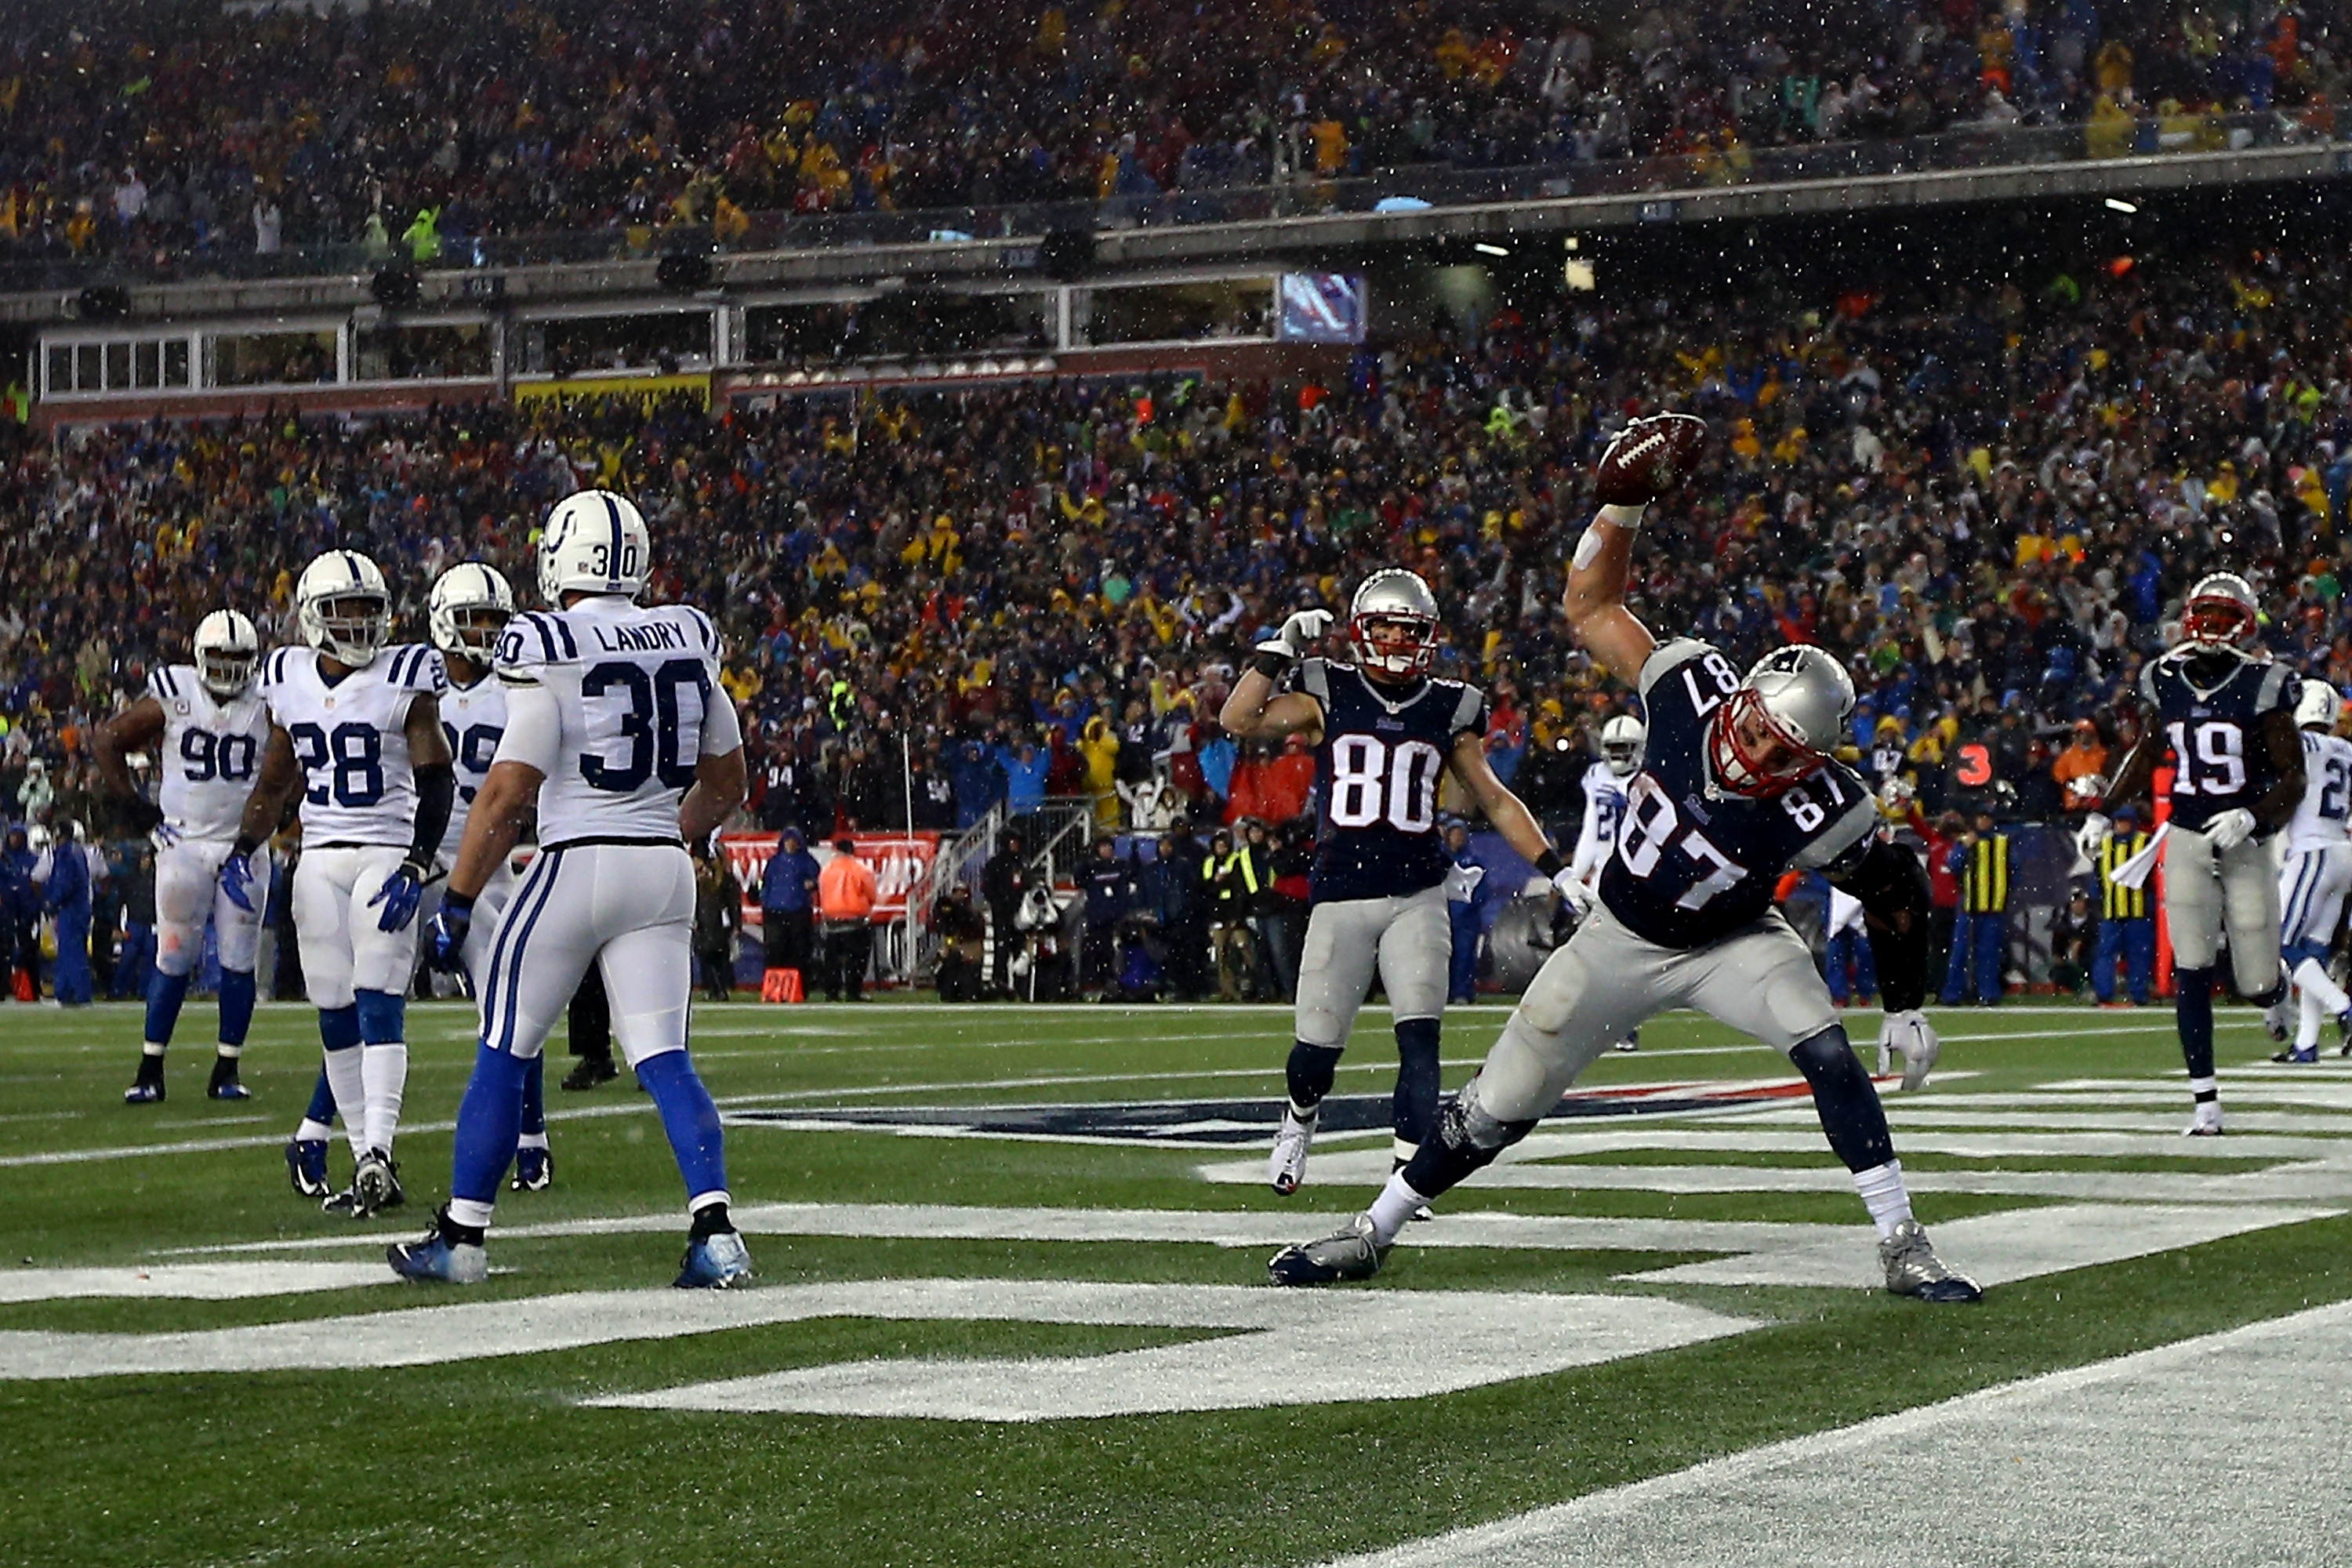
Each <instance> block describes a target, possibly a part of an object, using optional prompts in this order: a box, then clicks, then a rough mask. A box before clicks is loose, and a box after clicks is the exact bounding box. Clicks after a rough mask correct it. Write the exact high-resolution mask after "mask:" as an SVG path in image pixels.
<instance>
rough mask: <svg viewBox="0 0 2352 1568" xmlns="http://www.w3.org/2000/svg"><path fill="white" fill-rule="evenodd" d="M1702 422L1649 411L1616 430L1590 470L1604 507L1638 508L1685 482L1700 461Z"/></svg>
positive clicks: (1703, 423) (1686, 416)
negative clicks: (1597, 462) (1595, 466)
mask: <svg viewBox="0 0 2352 1568" xmlns="http://www.w3.org/2000/svg"><path fill="white" fill-rule="evenodd" d="M1705 440H1706V420H1704V419H1699V418H1696V417H1694V416H1691V415H1688V414H1653V415H1651V416H1648V417H1647V418H1643V419H1636V420H1634V421H1633V422H1632V423H1631V424H1629V425H1627V426H1625V428H1623V429H1622V430H1620V431H1619V432H1617V435H1616V437H1615V438H1614V439H1613V440H1612V441H1611V442H1610V443H1609V449H1608V450H1607V451H1605V452H1603V453H1601V462H1600V465H1599V467H1598V468H1595V469H1594V470H1593V490H1594V493H1595V494H1596V495H1597V496H1598V498H1599V499H1600V501H1601V505H1603V506H1642V505H1645V504H1646V503H1648V502H1650V501H1654V500H1657V499H1658V498H1659V497H1660V496H1662V495H1664V494H1665V493H1666V492H1667V491H1668V490H1670V489H1674V488H1675V486H1676V485H1678V484H1680V483H1682V482H1683V477H1684V476H1685V475H1686V474H1688V473H1689V472H1690V471H1691V469H1692V468H1693V467H1694V466H1695V465H1696V463H1697V462H1698V449H1699V446H1700V444H1701V443H1702V442H1704V441H1705Z"/></svg>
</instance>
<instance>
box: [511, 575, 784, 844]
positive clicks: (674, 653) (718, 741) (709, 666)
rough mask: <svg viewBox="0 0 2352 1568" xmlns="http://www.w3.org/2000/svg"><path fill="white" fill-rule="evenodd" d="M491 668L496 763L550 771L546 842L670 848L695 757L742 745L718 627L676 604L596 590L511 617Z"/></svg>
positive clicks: (542, 827) (544, 796) (543, 788)
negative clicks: (641, 601) (503, 701)
mask: <svg viewBox="0 0 2352 1568" xmlns="http://www.w3.org/2000/svg"><path fill="white" fill-rule="evenodd" d="M498 672H499V679H500V680H502V681H504V682H505V683H506V690H507V732H506V738H505V739H504V740H502V741H500V742H499V752H498V756H499V761H501V762H519V763H528V764H529V765H530V766H531V767H534V768H536V769H538V770H539V771H540V772H541V773H543V774H545V775H546V782H545V783H543V784H541V785H540V790H539V841H540V843H541V845H543V846H545V847H550V848H558V847H562V846H563V845H566V844H578V843H582V842H584V841H598V842H607V843H610V842H622V843H640V844H651V843H660V844H676V843H677V841H678V828H677V803H678V800H679V798H680V797H681V796H683V795H685V794H686V792H687V790H688V787H689V786H690V785H692V784H693V783H694V772H695V766H696V764H697V763H699V762H700V761H701V760H702V759H703V758H704V757H721V756H725V755H726V754H727V753H728V752H732V751H735V750H737V749H739V748H740V746H741V745H742V744H743V735H742V731H741V730H740V728H739V727H738V725H737V724H736V721H735V705H734V703H733V702H731V701H730V700H728V698H727V696H726V694H725V693H724V692H721V691H719V633H718V631H717V630H716V629H715V628H713V627H712V626H711V624H710V617H709V616H706V615H704V614H703V613H702V612H701V611H700V610H697V609H691V608H688V606H687V605H638V604H635V603H633V602H631V601H630V600H627V599H625V598H622V597H620V596H619V595H593V596H592V597H589V598H585V599H583V600H582V601H581V602H580V603H579V604H578V605H575V606H573V607H572V608H571V609H568V610H541V611H535V612H533V613H531V614H530V615H522V616H515V617H514V619H512V620H510V621H509V622H508V623H507V627H506V630H505V631H504V632H503V633H501V634H500V635H499V653H498Z"/></svg>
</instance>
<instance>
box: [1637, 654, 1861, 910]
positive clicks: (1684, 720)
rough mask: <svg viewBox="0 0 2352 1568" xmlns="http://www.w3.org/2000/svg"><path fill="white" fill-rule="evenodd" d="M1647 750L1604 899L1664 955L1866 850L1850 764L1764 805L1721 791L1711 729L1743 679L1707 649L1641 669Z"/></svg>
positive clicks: (1665, 657)
mask: <svg viewBox="0 0 2352 1568" xmlns="http://www.w3.org/2000/svg"><path fill="white" fill-rule="evenodd" d="M1641 687H1642V705H1643V709H1644V710H1645V711H1646V712H1647V714H1648V717H1649V724H1650V732H1649V742H1648V744H1647V746H1646V747H1645V748H1644V750H1643V759H1642V771H1641V772H1640V773H1635V774H1634V775H1633V778H1632V779H1630V780H1628V781H1627V784H1626V789H1625V822H1624V826H1622V827H1621V828H1619V829H1618V832H1617V848H1616V852H1615V853H1614V854H1612V855H1611V856H1610V858H1609V863H1608V865H1607V866H1606V867H1604V868H1602V870H1601V902H1602V903H1603V904H1606V905H1607V906H1608V907H1609V912H1610V913H1611V914H1612V915H1614V916H1616V917H1617V919H1618V920H1619V921H1621V922H1622V924H1623V925H1624V926H1625V927H1626V928H1627V929H1628V930H1630V931H1633V934H1634V935H1636V936H1638V937H1641V938H1642V939H1643V941H1645V942H1656V943H1657V944H1658V945H1659V946H1660V947H1672V948H1693V947H1704V946H1706V944H1707V943H1708V942H1716V941H1718V940H1720V939H1722V938H1724V937H1727V936H1729V935H1730V934H1731V933H1732V932H1734V931H1738V930H1739V929H1740V928H1741V927H1743V926H1747V925H1751V924H1753V923H1754V922H1755V921H1757V920H1759V919H1760V918H1761V917H1762V916H1763V915H1764V913H1765V912H1766V911H1767V910H1770V909H1771V907H1772V892H1773V889H1775V888H1776V887H1777V886H1778V885H1779V883H1780V873H1782V872H1783V871H1786V870H1787V869H1789V868H1790V867H1791V866H1795V867H1798V868H1803V869H1806V870H1818V869H1822V868H1832V867H1835V866H1837V865H1839V864H1841V863H1842V862H1843V859H1844V858H1846V857H1848V856H1850V855H1852V854H1853V852H1854V851H1855V850H1856V847H1858V846H1861V845H1863V844H1865V843H1866V842H1868V840H1869V838H1870V836H1871V834H1872V833H1873V832H1874V830H1875V829H1876V827H1877V825H1878V805H1877V802H1876V801H1875V800H1874V799H1873V798H1872V796H1871V793H1870V791H1869V789H1868V788H1867V787H1866V786H1864V784H1863V782H1862V780H1861V779H1860V778H1858V777H1856V776H1855V774H1854V772H1853V769H1852V768H1849V767H1847V766H1846V765H1845V764H1844V763H1834V762H1833V763H1829V764H1828V765H1827V766H1825V767H1823V768H1822V770H1821V772H1819V773H1815V774H1813V775H1812V776H1811V778H1809V779H1807V780H1806V781H1805V782H1804V783H1803V784H1798V785H1796V786H1795V787H1794V788H1791V789H1789V790H1785V791H1783V792H1782V793H1780V794H1779V795H1771V796H1769V797H1767V798H1764V799H1760V800H1755V799H1749V798H1748V797H1746V796H1743V795H1728V794H1726V793H1724V792H1722V791H1720V790H1717V789H1716V788H1715V787H1714V786H1713V784H1711V783H1710V781H1709V777H1708V773H1707V762H1706V731H1707V721H1708V719H1709V717H1710V716H1711V715H1712V714H1713V713H1714V712H1715V710H1717V708H1719V707H1721V706H1722V705H1723V701H1724V699H1726V698H1727V697H1729V696H1730V695H1731V694H1732V693H1733V692H1735V691H1737V690H1738V689H1739V671H1738V670H1737V669H1734V668H1732V666H1731V661H1730V660H1729V659H1727V658H1724V657H1723V655H1722V654H1720V653H1718V652H1717V651H1716V650H1715V649H1714V648H1712V647H1708V646H1707V645H1706V644H1705V643H1703V642H1696V641H1694V640H1692V639H1690V638H1688V637H1682V638H1677V639H1676V640H1675V641H1673V642H1670V643H1665V644H1664V645H1662V646H1661V647H1659V648H1658V650H1657V651H1656V652H1655V653H1654V654H1652V655H1651V656H1650V659H1649V662H1648V663H1646V664H1644V665H1643V667H1642V677H1641Z"/></svg>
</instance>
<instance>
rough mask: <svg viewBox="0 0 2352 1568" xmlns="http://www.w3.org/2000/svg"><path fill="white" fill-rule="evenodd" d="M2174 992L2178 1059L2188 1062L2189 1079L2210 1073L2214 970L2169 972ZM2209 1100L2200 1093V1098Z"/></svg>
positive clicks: (2209, 1076)
mask: <svg viewBox="0 0 2352 1568" xmlns="http://www.w3.org/2000/svg"><path fill="white" fill-rule="evenodd" d="M2172 984H2173V990H2174V992H2175V995H2174V999H2173V1004H2172V1016H2173V1019H2174V1021H2175V1022H2176V1023H2178V1024H2179V1026H2180V1058H2181V1060H2183V1061H2184V1062H2186V1063H2188V1064H2189V1077H2190V1078H2211V1077H2212V1076H2213V972H2212V970H2210V969H2176V970H2174V971H2173V972H2172ZM2198 1098H2200V1100H2202V1099H2210V1098H2211V1097H2210V1095H2205V1094H2202V1093H2200V1095H2199V1097H2198Z"/></svg>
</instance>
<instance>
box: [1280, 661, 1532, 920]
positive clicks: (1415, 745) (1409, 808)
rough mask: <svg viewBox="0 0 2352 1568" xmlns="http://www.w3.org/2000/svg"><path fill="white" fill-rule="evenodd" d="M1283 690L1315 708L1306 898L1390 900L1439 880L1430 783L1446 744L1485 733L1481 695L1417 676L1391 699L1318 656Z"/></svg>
mask: <svg viewBox="0 0 2352 1568" xmlns="http://www.w3.org/2000/svg"><path fill="white" fill-rule="evenodd" d="M1291 689H1293V690H1294V691H1300V692H1304V693H1305V694H1306V695H1307V696H1308V697H1311V698H1313V699H1314V700H1315V701H1316V703H1317V705H1318V706H1319V707H1320V708H1321V709H1322V710H1323V743H1322V744H1321V745H1320V746H1319V747H1318V748H1317V749H1316V757H1315V767H1316V792H1317V794H1318V795H1320V796H1321V798H1322V803H1323V810H1322V832H1321V834H1320V836H1319V839H1318V843H1317V845H1316V848H1315V871H1314V875H1313V877H1312V879H1311V886H1312V888H1313V890H1314V901H1315V902H1317V903H1318V904H1320V903H1331V902H1337V901H1339V900H1349V899H1388V898H1398V897H1402V896H1403V895H1405V894H1408V893H1417V892H1420V891H1421V890H1422V889H1423V888H1432V887H1435V886H1436V885H1437V884H1438V883H1439V882H1442V881H1444V879H1445V873H1446V870H1447V868H1448V866H1449V865H1450V862H1449V861H1448V860H1447V858H1446V855H1445V848H1444V843H1443V841H1442V840H1441V839H1440V837H1439V836H1438V832H1437V782H1438V779H1439V777H1440V775H1441V774H1443V773H1444V771H1445V763H1446V759H1447V758H1448V757H1450V756H1452V755H1453V752H1454V742H1455V741H1456V740H1458V739H1460V738H1461V737H1462V736H1464V735H1465V734H1470V735H1475V734H1479V733H1482V732H1484V731H1485V730H1486V696H1485V694H1483V693H1482V692H1480V691H1479V690H1478V689H1477V688H1475V687H1473V686H1465V685H1463V684H1462V683H1461V682H1460V681H1458V680H1419V681H1416V682H1414V683H1413V684H1412V685H1411V686H1406V687H1401V688H1396V689H1394V691H1395V694H1394V695H1391V694H1390V692H1388V691H1384V690H1383V689H1381V687H1379V686H1376V685H1375V684H1373V683H1372V682H1371V681H1370V680H1369V679H1365V677H1364V674H1363V672H1362V671H1361V670H1360V669H1358V668H1355V667H1354V666H1353V665H1346V664H1332V663H1329V662H1328V661H1327V660H1324V659H1319V658H1310V659H1307V660H1306V661H1304V662H1303V663H1301V664H1300V665H1299V667H1298V673H1297V679H1294V680H1293V682H1292V683H1291Z"/></svg>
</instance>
